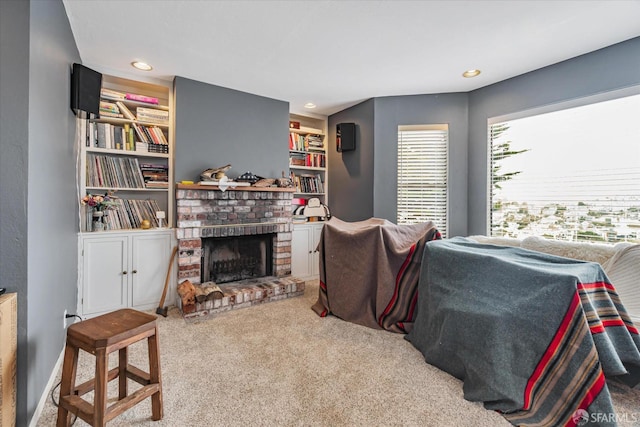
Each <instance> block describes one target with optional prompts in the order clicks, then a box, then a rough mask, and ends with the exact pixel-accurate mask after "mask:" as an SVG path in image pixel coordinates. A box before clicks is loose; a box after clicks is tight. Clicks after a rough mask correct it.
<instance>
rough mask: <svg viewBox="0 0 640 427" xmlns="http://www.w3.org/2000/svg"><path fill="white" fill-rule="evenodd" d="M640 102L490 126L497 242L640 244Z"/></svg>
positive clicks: (620, 101)
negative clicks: (532, 239)
mask: <svg viewBox="0 0 640 427" xmlns="http://www.w3.org/2000/svg"><path fill="white" fill-rule="evenodd" d="M638 111H640V95H634V96H626V97H621V98H616V99H610V100H607V101H604V102H596V103H590V104H586V105H581V106H578V107H572V108H566V109H562V110H557V111H551V112H547V113H544V114H537V115H531V116H525V117H521V118H517V119H514V120H506V121H500V122H498V123H493V124H491V125H490V126H489V154H490V164H489V173H490V176H489V183H488V184H489V191H488V194H489V224H490V233H491V235H492V236H508V237H515V238H524V237H527V236H543V237H546V238H549V239H556V240H568V241H594V242H602V243H616V242H620V241H630V242H640V121H639V120H638Z"/></svg>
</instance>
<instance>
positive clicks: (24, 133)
mask: <svg viewBox="0 0 640 427" xmlns="http://www.w3.org/2000/svg"><path fill="white" fill-rule="evenodd" d="M0 40H2V49H0V111H1V114H0V287H2V288H7V292H18V360H21V361H22V360H26V357H27V354H28V352H27V294H28V291H29V287H28V283H27V193H28V192H27V165H28V155H29V150H28V148H29V128H28V120H27V117H28V114H29V97H28V94H29V2H28V1H26V0H25V1H9V2H5V1H0ZM56 351H59V349H58V350H56ZM26 397H27V366H26V365H25V364H24V363H18V396H17V399H18V408H17V411H18V419H19V420H21V421H23V423H20V422H19V423H18V425H24V420H25V419H26V408H27V399H26Z"/></svg>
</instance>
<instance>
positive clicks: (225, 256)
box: [200, 233, 275, 284]
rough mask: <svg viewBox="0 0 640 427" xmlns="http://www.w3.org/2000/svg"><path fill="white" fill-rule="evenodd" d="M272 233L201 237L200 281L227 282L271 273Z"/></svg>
mask: <svg viewBox="0 0 640 427" xmlns="http://www.w3.org/2000/svg"><path fill="white" fill-rule="evenodd" d="M274 236H275V234H274V233H271V234H258V235H250V236H233V237H208V238H203V239H202V270H201V277H200V279H201V281H202V283H205V282H216V283H218V284H220V283H227V282H234V281H237V280H243V279H251V278H256V277H264V276H271V275H272V274H273V239H274Z"/></svg>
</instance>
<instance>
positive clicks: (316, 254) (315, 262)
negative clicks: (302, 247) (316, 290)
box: [309, 223, 324, 276]
mask: <svg viewBox="0 0 640 427" xmlns="http://www.w3.org/2000/svg"><path fill="white" fill-rule="evenodd" d="M323 226H324V224H322V223H320V224H314V225H313V227H312V228H311V234H312V236H311V237H312V239H311V247H310V248H309V249H310V250H311V261H310V262H311V266H310V270H311V275H312V276H318V275H319V274H320V250H319V248H318V244H319V243H320V235H321V234H322V227H323Z"/></svg>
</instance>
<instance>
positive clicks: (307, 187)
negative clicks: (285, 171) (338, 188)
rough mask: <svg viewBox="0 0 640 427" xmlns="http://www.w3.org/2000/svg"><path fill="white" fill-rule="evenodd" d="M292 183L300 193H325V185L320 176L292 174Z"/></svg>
mask: <svg viewBox="0 0 640 427" xmlns="http://www.w3.org/2000/svg"><path fill="white" fill-rule="evenodd" d="M291 182H293V185H295V187H296V191H297V192H298V193H324V184H323V183H322V177H321V176H320V174H316V175H310V174H300V175H296V174H295V173H293V172H291Z"/></svg>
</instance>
